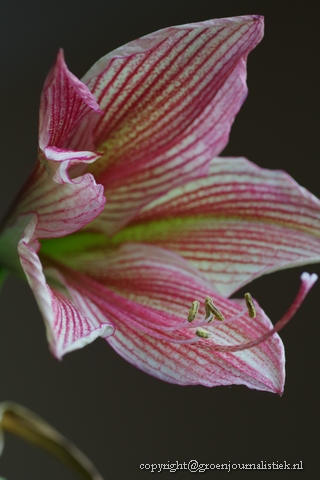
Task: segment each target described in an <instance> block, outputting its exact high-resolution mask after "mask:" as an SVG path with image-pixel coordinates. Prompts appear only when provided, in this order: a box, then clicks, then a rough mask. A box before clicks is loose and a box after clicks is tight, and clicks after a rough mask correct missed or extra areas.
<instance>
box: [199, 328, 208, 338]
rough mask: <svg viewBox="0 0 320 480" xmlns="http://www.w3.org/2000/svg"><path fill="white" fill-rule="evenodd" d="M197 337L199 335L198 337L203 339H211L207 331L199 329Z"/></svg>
mask: <svg viewBox="0 0 320 480" xmlns="http://www.w3.org/2000/svg"><path fill="white" fill-rule="evenodd" d="M196 335H198V337H201V338H210V337H211V334H210V333H209V332H208V331H207V330H205V329H204V328H197V330H196Z"/></svg>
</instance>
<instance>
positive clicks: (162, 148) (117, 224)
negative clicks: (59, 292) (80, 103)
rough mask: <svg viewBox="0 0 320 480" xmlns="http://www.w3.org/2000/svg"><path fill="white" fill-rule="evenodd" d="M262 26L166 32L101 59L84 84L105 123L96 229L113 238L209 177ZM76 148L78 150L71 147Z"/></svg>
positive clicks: (246, 20)
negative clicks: (154, 205) (151, 206)
mask: <svg viewBox="0 0 320 480" xmlns="http://www.w3.org/2000/svg"><path fill="white" fill-rule="evenodd" d="M262 35H263V19H262V18H261V17H258V16H245V17H236V18H230V19H220V20H219V19H218V20H210V21H206V22H200V23H197V24H189V25H182V26H179V27H171V28H166V29H164V30H160V31H158V32H155V33H152V34H151V35H147V36H146V37H143V38H140V39H138V40H135V41H134V42H131V43H129V44H127V45H125V46H124V47H121V48H119V49H117V50H115V51H114V52H112V53H110V54H109V55H107V56H106V57H103V58H102V59H101V60H99V61H98V62H97V63H96V64H95V65H94V66H93V67H92V69H91V70H90V71H89V72H88V73H87V75H86V76H85V77H84V78H83V81H84V82H85V83H86V84H87V85H88V87H89V89H90V90H91V92H92V93H93V94H94V96H95V98H96V99H97V102H98V103H99V105H100V107H101V108H102V109H103V111H104V114H103V115H101V116H100V117H99V118H97V119H96V120H95V122H96V123H95V127H94V130H93V138H94V142H95V145H96V148H97V149H98V150H99V151H103V152H104V155H103V157H102V158H100V159H99V160H98V161H97V162H96V163H95V164H94V165H92V166H91V167H90V170H91V171H92V172H93V173H94V175H95V177H96V179H97V181H98V182H99V183H101V184H103V185H104V187H105V189H106V196H107V200H108V204H107V206H106V208H105V210H104V212H103V213H102V214H101V215H100V217H99V218H98V219H97V220H96V221H95V222H94V224H93V225H92V227H93V228H96V229H100V230H103V231H105V232H106V233H108V234H112V233H113V232H114V231H116V230H118V229H119V228H121V227H122V226H123V225H124V224H126V223H127V222H128V220H129V219H130V218H132V217H133V216H134V215H135V213H136V212H137V211H138V210H139V209H140V208H141V206H143V205H145V204H147V203H148V202H150V201H151V200H153V199H154V198H157V197H159V195H161V194H163V193H165V192H166V191H168V190H169V189H170V188H173V187H175V186H177V185H181V184H183V183H185V182H187V181H189V180H191V179H193V178H197V177H200V176H203V175H205V174H206V173H207V171H208V167H209V162H210V160H211V158H213V157H214V156H215V155H217V154H219V153H220V152H221V151H222V149H223V148H224V147H225V145H226V144H227V141H228V135H229V130H230V127H231V124H232V122H233V120H234V117H235V115H236V114H237V112H238V111H239V108H240V106H241V104H242V102H243V101H244V98H245V96H246V92H247V89H246V83H245V78H246V58H247V55H248V53H249V52H250V51H251V50H252V49H253V48H254V47H255V46H256V45H257V43H258V42H259V41H260V40H261V38H262ZM73 147H77V148H78V149H79V148H80V147H82V141H81V140H79V142H78V143H76V144H74V143H73Z"/></svg>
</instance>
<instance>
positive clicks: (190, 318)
mask: <svg viewBox="0 0 320 480" xmlns="http://www.w3.org/2000/svg"><path fill="white" fill-rule="evenodd" d="M199 307H200V302H198V300H195V301H194V302H192V303H191V307H190V310H189V314H188V322H193V320H194V319H195V318H196V316H197V313H198V311H199Z"/></svg>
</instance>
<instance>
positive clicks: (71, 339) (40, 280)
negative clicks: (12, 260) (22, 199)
mask: <svg viewBox="0 0 320 480" xmlns="http://www.w3.org/2000/svg"><path fill="white" fill-rule="evenodd" d="M36 221H37V219H36V216H34V218H33V219H32V220H31V222H30V223H29V225H28V226H27V227H26V229H25V231H24V235H23V237H22V238H21V240H20V242H19V244H18V252H19V256H20V261H21V265H22V268H23V270H24V272H25V274H26V277H27V280H28V282H29V285H30V287H31V289H32V291H33V293H34V295H35V298H36V301H37V303H38V306H39V308H40V311H41V313H42V315H43V318H44V322H45V327H46V333H47V339H48V342H49V346H50V350H51V351H52V353H53V355H54V356H55V357H57V358H58V359H61V358H62V356H63V355H65V354H66V353H68V352H71V351H73V350H76V349H79V348H82V347H84V346H85V345H87V344H88V343H91V342H92V341H93V340H95V339H96V338H97V337H106V336H108V335H111V334H112V333H113V331H114V328H113V326H112V325H111V324H110V322H108V321H107V319H106V318H104V319H102V318H101V314H100V313H99V315H94V313H95V312H94V310H92V315H91V316H89V315H87V312H88V310H90V306H91V302H90V300H88V301H87V302H86V299H83V304H85V306H86V311H85V313H86V315H84V314H83V312H82V311H81V309H78V308H77V307H76V305H75V302H74V299H73V296H72V293H73V292H72V291H70V290H68V288H67V286H66V284H64V282H63V278H62V276H61V275H59V274H58V273H57V272H55V271H52V270H50V271H48V274H49V277H50V279H51V283H52V286H49V285H48V284H47V279H46V277H45V274H44V272H43V268H42V265H41V262H40V260H39V257H38V255H37V253H36V251H35V250H34V249H33V248H32V247H31V246H30V245H29V242H30V240H31V239H32V238H33V236H34V230H35V229H36ZM94 308H96V307H94ZM103 320H104V321H103Z"/></svg>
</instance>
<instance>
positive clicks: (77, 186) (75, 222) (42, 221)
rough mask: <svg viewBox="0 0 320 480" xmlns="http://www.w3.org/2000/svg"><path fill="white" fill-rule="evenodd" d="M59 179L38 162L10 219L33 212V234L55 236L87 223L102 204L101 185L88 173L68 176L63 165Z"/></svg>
mask: <svg viewBox="0 0 320 480" xmlns="http://www.w3.org/2000/svg"><path fill="white" fill-rule="evenodd" d="M56 175H57V173H56ZM59 181H61V182H64V183H57V182H56V181H55V180H54V179H52V178H51V177H49V176H48V173H47V170H46V168H45V167H44V165H43V164H42V163H40V162H38V163H37V164H36V166H35V168H34V171H33V173H32V174H31V176H30V178H29V180H28V182H27V184H26V185H25V187H24V188H23V189H22V191H21V192H20V195H19V197H18V198H17V200H16V202H15V205H14V206H13V209H12V212H11V215H10V219H11V221H14V219H15V218H17V217H19V216H20V215H22V214H23V215H25V214H30V213H36V214H37V217H38V222H37V225H36V229H35V230H34V238H56V237H61V236H64V235H68V234H70V233H73V232H75V231H77V230H79V229H80V228H82V227H83V226H85V225H86V224H88V223H90V222H91V221H92V220H93V219H94V218H95V217H96V216H97V215H99V214H100V212H101V211H102V210H103V208H104V204H105V201H106V199H105V196H104V191H103V187H102V186H101V185H97V183H96V181H95V179H94V177H93V176H92V175H91V174H85V175H82V176H79V177H76V178H74V179H70V177H69V175H68V172H67V171H65V170H64V169H62V170H60V172H59Z"/></svg>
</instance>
